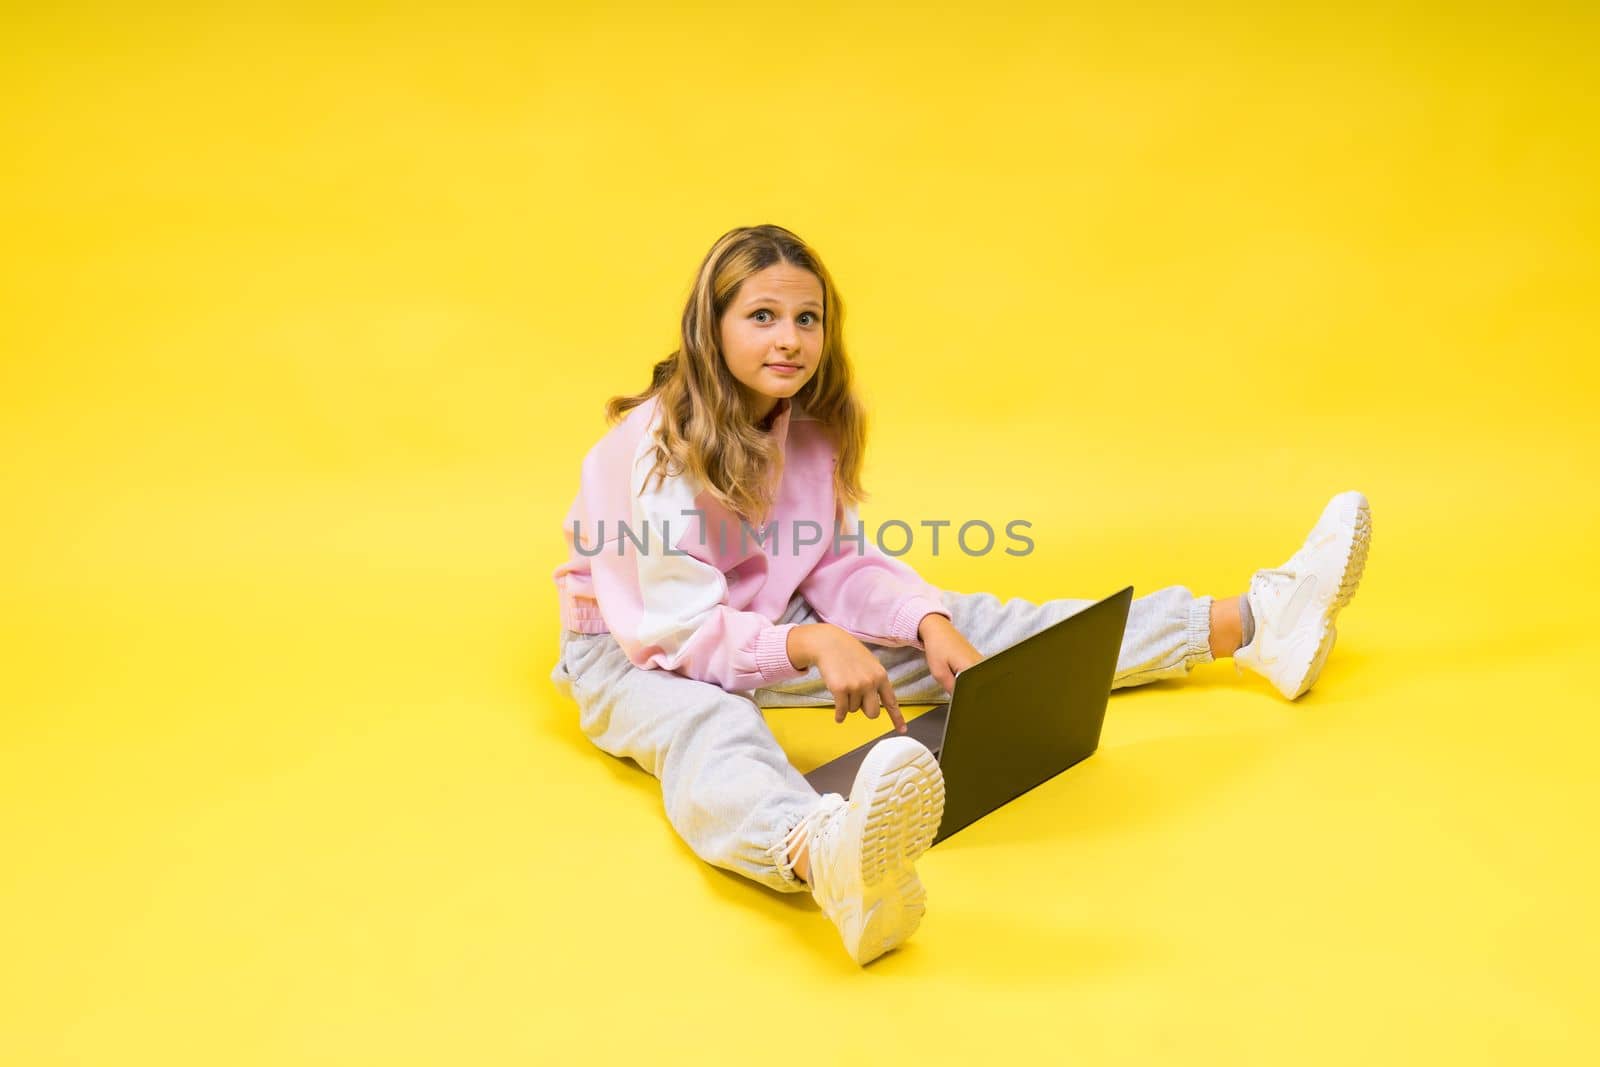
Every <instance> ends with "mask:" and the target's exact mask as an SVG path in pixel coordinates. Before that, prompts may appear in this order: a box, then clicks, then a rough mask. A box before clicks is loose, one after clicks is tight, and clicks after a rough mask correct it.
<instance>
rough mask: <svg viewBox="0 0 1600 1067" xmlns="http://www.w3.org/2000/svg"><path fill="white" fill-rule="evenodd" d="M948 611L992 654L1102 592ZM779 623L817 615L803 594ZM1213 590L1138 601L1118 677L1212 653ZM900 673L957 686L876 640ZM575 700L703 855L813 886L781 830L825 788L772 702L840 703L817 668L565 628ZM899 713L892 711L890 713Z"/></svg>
mask: <svg viewBox="0 0 1600 1067" xmlns="http://www.w3.org/2000/svg"><path fill="white" fill-rule="evenodd" d="M941 596H942V597H943V599H944V603H945V606H946V607H947V608H949V609H950V616H951V622H952V623H954V625H955V628H956V629H957V630H959V631H960V632H961V634H962V636H964V637H965V638H966V639H967V640H968V641H970V642H971V643H972V645H973V647H974V648H976V649H977V650H978V651H979V652H980V653H982V654H983V655H984V656H991V655H993V654H994V653H996V652H999V651H1000V650H1002V649H1005V648H1009V647H1010V646H1012V645H1014V644H1016V643H1017V642H1018V641H1021V640H1022V639H1023V638H1024V637H1028V636H1030V635H1032V634H1035V633H1038V632H1039V631H1040V630H1042V629H1044V628H1045V627H1047V626H1049V625H1051V624H1052V623H1055V622H1059V621H1060V620H1061V619H1064V618H1066V617H1067V616H1068V615H1071V614H1073V613H1074V612H1076V611H1079V610H1081V609H1083V608H1085V607H1087V606H1088V605H1089V604H1091V603H1093V601H1089V600H1065V599H1063V600H1047V601H1044V602H1042V603H1033V602H1030V601H1027V600H1023V599H1021V598H1016V599H1012V600H1008V601H1005V602H1004V603H1002V602H1001V601H1000V599H999V598H998V597H996V596H994V595H993V594H991V593H955V592H950V591H948V590H947V591H944V592H942V593H941ZM778 621H779V622H780V623H785V622H794V623H811V622H819V621H821V620H819V619H818V618H817V616H816V613H815V612H814V611H812V609H811V605H809V604H807V603H806V602H805V600H804V599H803V598H802V597H800V596H799V595H796V596H795V597H794V598H793V599H792V600H791V601H790V603H789V606H788V608H787V609H786V610H785V611H784V614H783V617H782V618H781V619H779V620H778ZM1210 638H1211V597H1209V596H1206V597H1195V596H1193V595H1191V594H1190V592H1189V590H1187V589H1185V588H1183V587H1182V586H1172V587H1170V588H1167V589H1162V590H1160V591H1159V592H1155V593H1151V594H1150V595H1148V596H1143V597H1139V598H1138V599H1136V600H1134V601H1133V604H1132V607H1131V608H1130V609H1129V612H1128V626H1127V629H1126V630H1125V631H1124V633H1123V638H1122V651H1121V653H1120V655H1119V656H1118V660H1117V672H1116V675H1115V678H1114V680H1113V681H1112V687H1113V688H1118V687H1121V686H1129V685H1139V684H1142V683H1144V682H1153V681H1156V680H1157V679H1160V678H1173V677H1178V676H1180V675H1183V674H1185V673H1187V672H1188V671H1189V669H1190V668H1191V667H1193V666H1194V665H1195V664H1197V663H1208V662H1210V660H1211V647H1210ZM867 647H868V648H870V649H871V650H872V652H873V654H874V655H876V656H877V657H878V660H879V662H881V663H882V664H883V665H884V667H885V668H887V670H888V672H889V679H890V681H891V682H893V683H894V691H895V697H896V698H897V700H898V701H899V702H900V703H901V704H936V703H941V702H943V701H945V700H948V699H949V694H947V693H946V692H945V691H944V690H943V689H942V688H941V687H940V685H939V683H938V682H937V681H935V680H934V678H933V676H932V675H931V674H930V673H929V672H928V662H927V659H926V658H925V657H924V656H923V654H922V652H921V651H920V650H918V649H916V648H911V647H896V648H886V647H883V646H879V645H870V644H869V645H868V646H867ZM551 680H552V681H554V682H555V684H556V687H557V688H558V689H560V690H561V691H562V692H564V693H566V694H567V695H568V696H570V697H571V698H572V699H573V700H574V701H575V702H576V703H577V705H578V710H579V722H580V724H581V725H582V728H583V732H584V733H585V734H586V735H588V737H589V739H590V740H591V741H593V742H594V743H595V744H596V745H597V746H599V747H600V748H601V749H603V750H604V751H606V752H609V753H611V754H612V755H613V756H618V757H626V758H628V759H631V760H633V761H634V762H635V763H637V764H638V765H639V766H640V767H643V768H644V769H645V770H647V771H649V772H650V773H651V774H653V775H655V776H656V778H658V779H659V780H660V781H661V793H662V799H663V800H664V801H665V804H666V811H667V820H668V821H669V822H671V823H672V826H673V828H674V829H675V830H677V832H678V833H679V834H680V835H681V836H682V837H683V839H684V840H685V841H686V842H688V844H689V847H690V848H692V849H694V851H695V853H696V855H698V856H700V857H701V858H702V859H704V860H706V861H707V862H709V863H713V864H715V865H716V866H718V867H725V868H727V869H728V870H730V871H736V872H737V873H739V874H742V875H745V876H746V877H749V878H752V879H754V880H756V881H758V882H761V883H762V884H763V885H767V886H770V887H771V888H773V889H777V890H781V891H784V892H800V891H803V890H805V889H806V886H805V884H804V883H803V882H800V881H798V880H797V879H796V878H795V876H794V873H793V871H792V870H791V869H790V865H789V863H788V862H787V860H786V857H785V856H784V855H783V851H784V849H783V841H784V838H785V837H786V836H787V835H788V833H789V831H790V830H791V829H793V828H794V826H795V824H796V823H798V822H799V821H800V819H801V817H802V816H803V815H805V814H806V812H807V811H809V810H810V809H811V808H812V807H814V806H815V805H816V803H817V793H816V791H815V790H814V789H812V788H811V786H810V785H809V784H808V783H807V782H806V780H805V778H804V777H802V776H801V774H800V772H799V771H797V770H796V769H795V768H794V766H793V765H792V764H790V762H789V759H788V757H787V756H785V755H784V752H783V749H782V748H780V747H779V746H778V742H777V739H776V738H774V737H773V735H772V731H771V729H769V728H768V726H767V723H766V720H765V719H763V718H762V716H761V710H760V709H761V708H762V707H799V706H819V707H821V706H825V707H828V708H830V709H831V708H832V707H833V695H832V694H831V693H829V692H828V689H827V687H826V686H825V685H823V683H822V676H821V674H820V673H819V672H818V671H817V669H816V668H814V667H813V668H812V669H811V670H810V671H808V672H807V673H806V674H804V675H802V676H801V677H799V678H795V679H792V680H790V681H787V682H783V683H780V684H778V685H775V686H772V687H770V688H766V689H757V690H754V691H751V692H744V693H730V692H727V691H725V690H723V689H722V688H721V687H719V686H716V685H713V684H711V683H709V682H701V681H696V680H694V679H691V678H685V677H684V676H682V675H680V674H674V673H672V672H670V671H662V670H641V669H640V668H638V667H635V666H634V665H633V663H632V662H631V661H630V660H629V659H628V657H627V655H626V654H625V653H624V652H623V651H622V647H621V646H620V645H618V644H617V642H616V639H615V638H614V637H612V636H611V635H610V634H608V633H603V634H581V633H576V632H573V631H569V630H565V629H564V630H562V631H561V654H560V657H559V659H558V661H557V663H556V666H555V670H554V671H553V672H552V674H551ZM879 721H880V722H882V723H883V724H884V726H885V728H887V727H888V725H889V720H888V717H887V716H884V717H882V718H880V719H879Z"/></svg>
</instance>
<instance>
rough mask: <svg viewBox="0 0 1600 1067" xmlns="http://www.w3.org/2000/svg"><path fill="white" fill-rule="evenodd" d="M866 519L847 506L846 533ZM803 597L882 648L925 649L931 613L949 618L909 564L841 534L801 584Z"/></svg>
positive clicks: (931, 588) (825, 617)
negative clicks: (923, 630)
mask: <svg viewBox="0 0 1600 1067" xmlns="http://www.w3.org/2000/svg"><path fill="white" fill-rule="evenodd" d="M861 529H862V527H861V518H860V516H859V515H858V514H857V513H856V509H855V508H854V507H851V508H847V509H846V510H845V513H844V518H843V521H842V525H841V528H840V532H841V534H843V535H854V534H855V533H857V532H858V531H861ZM800 594H801V595H802V596H804V597H805V599H806V602H807V603H809V604H810V605H811V606H812V607H813V608H815V609H816V612H817V615H818V616H819V617H821V618H822V619H823V620H824V621H826V622H830V623H832V624H834V625H835V626H837V627H839V628H840V629H842V630H845V631H847V632H849V633H850V634H852V635H854V636H855V637H857V638H858V639H860V640H863V641H871V642H873V643H874V644H879V645H911V646H913V647H915V648H918V649H921V648H922V647H923V644H922V640H921V638H920V637H919V636H918V634H917V628H918V626H920V625H921V623H922V620H923V618H924V617H925V616H927V615H929V614H938V615H943V616H944V617H945V618H949V617H950V612H949V611H948V610H947V609H946V608H945V606H944V602H943V601H942V600H941V599H940V596H939V589H938V587H937V586H934V585H931V584H929V583H928V582H926V581H924V580H923V579H922V576H921V575H919V574H918V573H917V572H916V571H915V570H913V569H912V568H911V566H910V565H909V564H906V563H902V562H901V561H900V560H898V559H895V558H894V557H893V556H889V555H887V554H885V553H884V552H882V551H881V550H880V549H878V547H877V546H876V545H874V544H873V543H872V541H871V539H870V538H869V537H866V536H863V537H862V538H861V539H860V542H859V544H858V543H857V542H856V541H855V540H850V539H846V537H844V536H841V537H839V538H836V539H834V540H832V541H830V543H829V545H828V549H827V551H826V552H824V553H823V555H822V558H821V559H819V560H818V561H817V563H816V565H815V566H814V567H812V568H811V572H810V573H809V574H807V575H806V577H805V578H804V579H802V580H801V582H800Z"/></svg>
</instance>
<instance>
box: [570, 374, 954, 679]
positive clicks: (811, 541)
mask: <svg viewBox="0 0 1600 1067" xmlns="http://www.w3.org/2000/svg"><path fill="white" fill-rule="evenodd" d="M658 424H659V419H658V418H657V399H656V398H655V397H652V398H650V399H649V400H647V401H645V402H644V403H643V404H640V405H639V406H638V407H636V408H634V409H633V410H632V411H630V412H628V414H627V415H626V416H625V417H624V418H623V420H622V421H621V422H619V423H617V425H615V426H613V427H612V428H611V429H610V431H608V432H607V433H606V435H605V437H603V438H601V440H600V442H599V443H598V444H596V445H595V446H594V447H593V448H591V449H590V450H589V452H588V454H587V455H585V456H584V459H583V469H582V476H581V480H580V482H579V489H578V495H577V499H576V500H574V501H573V504H572V508H571V510H570V511H568V513H567V518H566V526H565V529H564V530H563V533H564V535H565V538H566V542H567V548H568V558H567V560H566V561H565V562H563V563H562V564H561V566H559V567H557V568H556V570H555V574H554V578H555V582H556V590H557V592H558V594H559V596H560V601H561V624H562V625H563V626H565V627H566V628H567V629H568V630H575V631H578V632H580V633H605V632H608V631H609V632H610V633H611V634H612V635H613V636H614V637H615V638H616V640H617V643H618V644H619V645H621V646H622V649H623V651H625V652H626V653H627V655H628V658H629V660H631V661H632V662H633V663H634V664H635V665H636V666H639V667H642V668H646V669H659V670H668V671H675V672H677V673H679V674H682V675H685V676H687V677H689V678H694V679H696V680H699V681H704V682H711V683H713V684H715V685H719V686H721V687H722V688H723V689H726V690H728V691H730V692H745V691H750V690H755V689H759V688H762V687H764V686H769V685H773V684H776V683H778V682H781V681H785V680H787V679H789V678H796V677H799V676H800V675H801V674H803V673H805V672H804V671H801V670H798V669H796V668H795V667H794V665H793V664H791V663H790V662H789V654H788V649H787V642H788V638H789V631H790V630H791V629H793V628H794V626H795V624H794V623H787V624H784V625H778V624H777V622H776V620H777V619H779V618H781V617H782V616H783V613H784V611H785V610H786V609H787V607H788V605H789V601H790V599H791V598H792V597H793V596H794V594H795V593H796V592H799V593H800V595H801V596H803V597H804V598H805V600H806V602H807V603H809V604H810V605H811V606H812V608H814V609H815V610H816V613H817V615H818V617H820V618H821V619H822V620H823V621H825V622H830V623H833V624H834V625H835V626H838V627H840V628H842V629H844V630H847V631H849V632H850V633H852V634H854V635H855V636H856V637H857V638H859V639H861V640H863V641H869V642H872V643H874V644H878V645H891V646H893V645H910V646H913V647H915V648H919V649H920V648H922V647H923V646H922V642H921V641H920V640H919V638H918V637H917V627H918V625H919V624H920V623H921V622H922V619H923V617H924V616H925V615H927V614H929V613H930V612H932V613H937V614H940V615H944V616H946V617H948V616H949V612H948V611H947V610H946V609H945V607H944V605H943V603H942V602H941V601H940V599H939V590H938V589H937V588H936V587H935V586H932V585H930V584H928V583H927V582H925V581H923V580H922V578H921V577H920V576H919V575H918V574H917V572H916V571H914V570H913V569H912V568H911V567H909V566H908V565H906V564H904V563H901V562H900V561H899V560H897V559H895V558H894V557H892V556H889V555H886V554H885V553H883V552H882V551H880V550H879V549H878V548H877V547H876V545H874V544H873V543H872V538H871V537H870V536H868V535H866V533H865V531H864V529H863V526H862V523H861V519H860V517H859V516H858V515H857V513H856V510H855V508H853V507H852V508H847V509H845V511H844V513H843V518H842V520H840V521H839V523H838V524H837V526H836V524H835V514H836V511H835V499H834V492H833V469H834V466H835V464H836V463H837V457H836V455H835V449H834V447H833V443H832V442H831V441H830V440H829V438H828V435H827V434H826V433H825V432H824V431H823V428H822V426H821V424H820V423H819V422H818V421H817V420H816V419H814V418H811V417H809V416H807V415H806V413H805V411H804V409H803V408H799V407H796V406H795V405H794V404H793V403H792V402H791V401H790V400H788V399H783V400H779V401H778V406H777V408H776V409H775V410H774V415H773V419H772V424H771V427H772V428H771V430H770V431H769V432H770V433H771V434H772V436H773V437H774V438H775V439H776V440H777V441H778V442H779V444H780V446H781V447H782V448H783V452H784V469H783V478H782V481H781V482H780V484H779V489H778V494H777V498H776V503H775V506H774V508H773V512H772V515H771V516H770V517H769V520H768V523H767V525H766V526H763V527H761V528H759V529H754V528H752V527H750V526H748V525H746V524H744V523H742V522H741V521H740V520H739V518H738V516H736V515H734V514H733V513H732V512H729V511H727V510H726V509H724V508H723V507H722V506H721V505H720V504H718V503H717V502H716V501H715V500H713V499H712V498H711V497H710V495H709V494H707V493H706V492H705V491H704V490H703V489H702V488H701V486H700V485H699V484H697V483H696V482H695V481H693V479H692V476H691V475H688V474H687V473H686V474H683V475H679V476H677V477H668V478H666V479H665V481H664V482H663V481H661V480H659V479H657V478H654V477H651V478H649V479H648V481H649V483H650V484H649V487H648V488H646V487H645V482H646V480H647V479H646V475H647V474H648V473H649V471H650V467H651V465H652V463H653V462H654V455H653V451H652V447H653V442H654V436H655V429H656V427H657V426H658ZM575 533H576V536H575ZM858 535H859V536H858Z"/></svg>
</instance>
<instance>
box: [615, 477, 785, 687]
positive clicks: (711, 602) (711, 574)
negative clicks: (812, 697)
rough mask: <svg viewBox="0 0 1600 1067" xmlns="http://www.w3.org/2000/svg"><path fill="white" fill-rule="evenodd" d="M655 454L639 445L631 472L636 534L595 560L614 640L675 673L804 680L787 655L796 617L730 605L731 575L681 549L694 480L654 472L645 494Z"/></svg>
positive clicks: (722, 679) (728, 680) (641, 662)
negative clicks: (781, 618) (775, 617)
mask: <svg viewBox="0 0 1600 1067" xmlns="http://www.w3.org/2000/svg"><path fill="white" fill-rule="evenodd" d="M650 458H651V457H650V455H649V452H648V450H641V453H640V454H639V456H637V457H636V459H635V462H634V467H633V472H632V476H631V478H630V486H629V497H630V499H631V500H632V505H631V507H632V515H631V518H630V521H629V527H630V529H631V531H632V533H633V535H634V536H633V537H624V538H621V539H620V541H619V543H617V544H611V543H608V544H607V545H606V546H605V547H604V548H603V549H602V550H601V551H600V553H599V554H598V555H596V556H595V557H594V559H593V560H592V561H591V563H590V568H591V573H592V575H593V578H594V584H595V599H596V601H597V602H598V604H599V607H600V612H601V615H602V616H603V617H604V619H605V622H606V626H607V628H608V629H609V630H610V631H611V632H612V634H613V635H614V636H615V637H616V640H617V643H618V644H619V645H620V646H621V647H622V649H623V651H624V652H626V653H627V656H628V659H629V660H630V661H631V662H632V663H633V664H634V665H635V666H637V667H642V668H647V669H648V668H655V669H660V670H667V671H674V672H676V673H678V674H682V675H684V676H685V677H688V678H693V679H695V680H697V681H702V682H710V683H712V684H713V685H718V686H721V687H722V688H723V689H726V690H728V691H729V692H745V691H749V690H753V689H760V688H762V687H764V686H768V685H772V684H775V683H777V682H781V681H786V680H788V679H790V678H798V677H799V676H800V675H802V674H803V673H805V672H803V671H799V670H796V669H795V667H794V665H793V664H791V663H790V662H789V652H788V640H789V631H790V630H792V629H793V628H794V624H793V623H786V624H781V625H780V624H776V623H774V622H773V621H772V620H771V619H768V618H767V617H766V616H765V615H762V614H761V613H760V612H755V611H740V610H738V609H736V608H734V607H732V606H731V605H730V604H729V603H728V580H727V577H726V576H725V575H724V574H723V573H722V572H721V571H720V570H718V569H717V567H715V566H714V565H712V564H710V563H707V562H705V561H704V560H700V559H696V558H695V557H694V556H691V555H689V554H688V552H686V551H685V550H683V549H679V548H678V547H677V545H678V544H680V543H681V542H682V541H683V540H684V538H683V534H685V533H686V532H688V531H689V530H690V528H691V522H692V520H691V519H690V517H689V516H687V515H685V514H684V512H685V511H688V510H691V509H693V508H694V506H695V495H696V494H695V489H694V487H693V486H692V485H691V484H690V483H689V482H688V480H687V479H685V478H683V477H681V476H680V477H669V478H667V479H665V481H664V482H657V481H656V480H655V479H650V488H649V489H645V490H644V491H643V492H642V493H641V492H640V490H641V489H643V487H644V483H645V481H646V477H645V476H646V474H647V473H648V469H649V466H650ZM635 538H637V541H638V542H639V543H638V544H636V543H635ZM641 546H642V547H641ZM619 547H620V550H621V553H622V554H620V555H619V554H618V553H619Z"/></svg>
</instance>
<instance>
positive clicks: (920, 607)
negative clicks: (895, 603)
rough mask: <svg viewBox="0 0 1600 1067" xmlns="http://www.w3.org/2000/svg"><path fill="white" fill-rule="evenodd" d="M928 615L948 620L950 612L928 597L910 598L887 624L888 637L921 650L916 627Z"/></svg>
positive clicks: (920, 640) (920, 641)
mask: <svg viewBox="0 0 1600 1067" xmlns="http://www.w3.org/2000/svg"><path fill="white" fill-rule="evenodd" d="M928 615H943V616H944V617H945V618H947V619H948V618H949V617H950V610H949V609H948V608H946V607H945V606H944V605H943V604H942V603H940V602H939V601H937V600H934V599H932V598H930V597H925V596H914V597H911V598H910V599H909V600H907V601H906V602H905V603H904V604H901V605H900V609H899V610H898V611H896V612H895V613H894V621H892V622H891V623H890V624H889V636H891V637H893V638H894V639H895V640H896V641H904V642H905V643H906V644H908V645H910V646H911V647H913V648H917V649H920V648H922V639H921V638H920V637H918V636H917V627H919V626H921V625H922V620H923V618H924V617H926V616H928Z"/></svg>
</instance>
